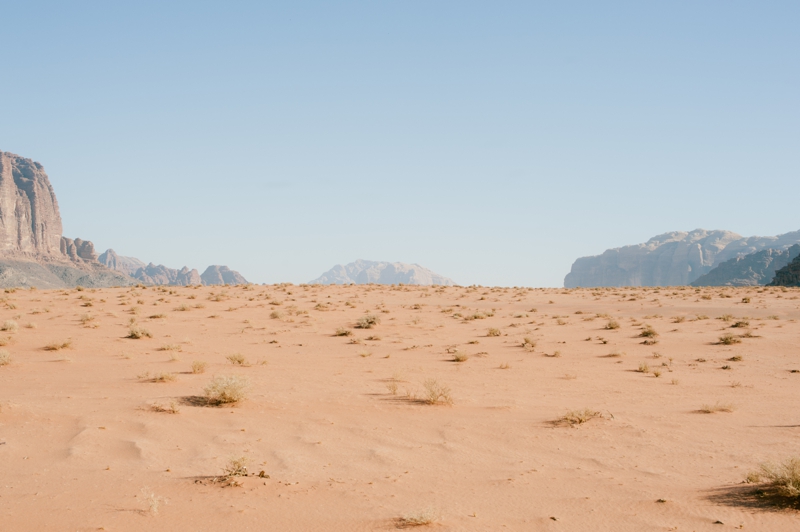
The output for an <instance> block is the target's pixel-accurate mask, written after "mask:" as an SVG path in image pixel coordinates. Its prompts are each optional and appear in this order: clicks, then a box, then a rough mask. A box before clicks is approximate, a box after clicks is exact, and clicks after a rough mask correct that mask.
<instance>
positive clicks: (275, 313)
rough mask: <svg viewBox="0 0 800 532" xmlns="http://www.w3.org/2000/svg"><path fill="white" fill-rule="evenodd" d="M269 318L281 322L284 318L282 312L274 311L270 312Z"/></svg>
mask: <svg viewBox="0 0 800 532" xmlns="http://www.w3.org/2000/svg"><path fill="white" fill-rule="evenodd" d="M269 317H270V318H272V319H273V320H280V319H282V318H283V312H281V311H280V310H273V311H272V312H270V314H269Z"/></svg>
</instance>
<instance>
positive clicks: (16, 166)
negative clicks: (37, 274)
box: [0, 152, 62, 256]
mask: <svg viewBox="0 0 800 532" xmlns="http://www.w3.org/2000/svg"><path fill="white" fill-rule="evenodd" d="M61 231H62V227H61V215H60V213H59V211H58V202H57V201H56V195H55V193H54V192H53V187H52V186H51V185H50V180H49V179H48V177H47V174H46V173H45V172H44V168H43V167H42V165H41V164H39V163H37V162H34V161H32V160H30V159H25V158H24V157H20V156H19V155H15V154H13V153H7V152H0V252H3V254H5V255H9V254H17V253H20V254H30V255H46V256H58V255H61Z"/></svg>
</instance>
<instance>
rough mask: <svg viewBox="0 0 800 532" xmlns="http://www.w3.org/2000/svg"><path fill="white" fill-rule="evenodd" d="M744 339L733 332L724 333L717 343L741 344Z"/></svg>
mask: <svg viewBox="0 0 800 532" xmlns="http://www.w3.org/2000/svg"><path fill="white" fill-rule="evenodd" d="M740 343H742V340H741V339H740V338H737V337H735V336H734V335H732V334H723V335H722V336H720V337H719V342H717V344H720V345H733V344H740Z"/></svg>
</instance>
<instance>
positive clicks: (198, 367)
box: [192, 360, 208, 374]
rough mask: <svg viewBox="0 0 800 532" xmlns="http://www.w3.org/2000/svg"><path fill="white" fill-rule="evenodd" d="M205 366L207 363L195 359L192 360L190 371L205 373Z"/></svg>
mask: <svg viewBox="0 0 800 532" xmlns="http://www.w3.org/2000/svg"><path fill="white" fill-rule="evenodd" d="M207 366H208V364H206V363H205V362H202V361H200V360H195V361H194V362H192V373H195V374H198V373H205V372H206V367H207Z"/></svg>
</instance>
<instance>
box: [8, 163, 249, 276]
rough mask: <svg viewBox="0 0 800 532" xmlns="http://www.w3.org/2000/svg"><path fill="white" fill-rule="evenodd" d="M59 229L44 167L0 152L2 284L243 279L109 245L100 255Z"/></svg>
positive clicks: (228, 272) (218, 268)
mask: <svg viewBox="0 0 800 532" xmlns="http://www.w3.org/2000/svg"><path fill="white" fill-rule="evenodd" d="M61 231H62V225H61V214H60V213H59V210H58V201H57V200H56V196H55V193H54V192H53V187H52V186H51V185H50V180H49V178H48V177H47V174H46V173H45V171H44V168H43V167H42V165H41V164H39V163H37V162H34V161H32V160H30V159H26V158H24V157H20V156H19V155H14V154H13V153H7V152H0V287H30V286H36V287H38V288H66V287H73V286H76V285H81V286H86V287H103V286H127V285H132V284H136V283H138V282H141V283H145V284H172V285H189V284H197V285H199V284H225V283H227V284H238V283H246V282H247V281H246V280H245V278H244V277H242V276H241V275H240V274H239V273H238V272H235V271H233V270H231V269H229V268H228V267H226V266H209V268H208V269H207V270H206V272H205V273H204V274H203V276H201V275H200V274H199V273H198V272H197V270H189V269H188V268H186V267H184V268H183V269H181V270H173V269H171V268H167V267H166V266H163V265H159V266H156V265H154V264H152V263H151V264H147V265H145V263H144V262H142V261H140V260H138V259H135V258H133V257H122V256H119V255H117V254H116V253H115V252H114V250H113V249H109V250H108V251H106V252H105V253H103V254H102V255H100V256H99V257H98V256H97V253H96V252H95V249H94V244H92V243H91V242H90V241H88V240H81V239H80V238H76V239H74V240H73V239H71V238H67V237H65V236H63V235H62V234H61ZM204 276H205V277H204Z"/></svg>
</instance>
